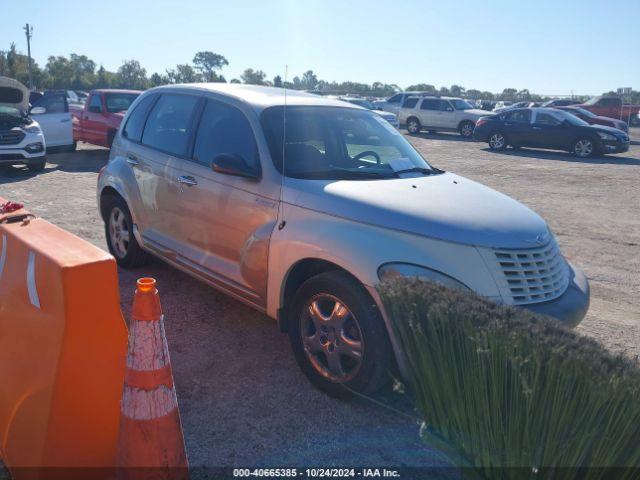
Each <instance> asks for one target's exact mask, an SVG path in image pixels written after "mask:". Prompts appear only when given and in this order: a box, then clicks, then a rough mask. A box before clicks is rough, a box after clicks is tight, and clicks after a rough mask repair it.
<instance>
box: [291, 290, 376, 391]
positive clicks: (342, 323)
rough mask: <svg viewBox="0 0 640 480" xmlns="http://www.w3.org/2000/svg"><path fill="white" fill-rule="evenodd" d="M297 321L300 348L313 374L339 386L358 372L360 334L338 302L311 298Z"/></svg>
mask: <svg viewBox="0 0 640 480" xmlns="http://www.w3.org/2000/svg"><path fill="white" fill-rule="evenodd" d="M300 322H301V323H300V327H301V328H300V336H301V337H302V345H303V346H304V351H305V353H306V355H307V358H308V359H309V362H311V365H312V366H313V368H314V369H315V370H316V372H318V373H319V374H320V375H322V376H323V377H325V378H327V379H329V380H331V381H333V382H340V383H341V382H346V381H349V380H350V379H352V378H353V377H354V376H355V375H356V373H358V370H359V369H360V366H361V365H362V357H363V353H364V342H363V339H362V332H361V330H360V326H359V325H358V321H357V320H356V318H355V316H354V315H353V314H352V313H351V311H350V310H349V308H348V307H347V306H346V305H345V304H344V303H343V302H342V301H341V300H339V299H338V298H336V297H334V296H333V295H329V294H326V293H321V294H318V295H316V296H314V297H313V298H311V300H309V302H307V304H306V305H305V307H304V309H303V311H302V318H301V319H300Z"/></svg>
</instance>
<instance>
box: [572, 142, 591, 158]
mask: <svg viewBox="0 0 640 480" xmlns="http://www.w3.org/2000/svg"><path fill="white" fill-rule="evenodd" d="M595 152H596V146H595V145H594V143H593V140H591V139H590V138H586V137H585V138H579V139H578V140H576V142H575V143H574V144H573V154H574V155H575V156H576V157H578V158H589V157H591V156H593V155H594V154H595Z"/></svg>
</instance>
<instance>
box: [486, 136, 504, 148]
mask: <svg viewBox="0 0 640 480" xmlns="http://www.w3.org/2000/svg"><path fill="white" fill-rule="evenodd" d="M489 145H491V146H492V147H493V148H501V147H502V146H503V145H504V137H503V136H502V135H500V134H499V133H494V134H493V135H491V138H490V139H489Z"/></svg>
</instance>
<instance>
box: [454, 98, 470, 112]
mask: <svg viewBox="0 0 640 480" xmlns="http://www.w3.org/2000/svg"><path fill="white" fill-rule="evenodd" d="M449 101H450V102H451V105H453V108H455V109H456V110H471V109H473V107H472V106H471V104H470V103H469V102H467V101H466V100H449Z"/></svg>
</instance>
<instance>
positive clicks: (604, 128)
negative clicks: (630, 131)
mask: <svg viewBox="0 0 640 480" xmlns="http://www.w3.org/2000/svg"><path fill="white" fill-rule="evenodd" d="M585 128H591V129H593V130H600V131H601V132H605V133H610V134H616V133H617V134H620V133H625V132H623V131H622V130H620V129H619V128H614V127H609V126H608V125H599V124H595V125H589V126H588V127H586V126H585Z"/></svg>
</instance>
